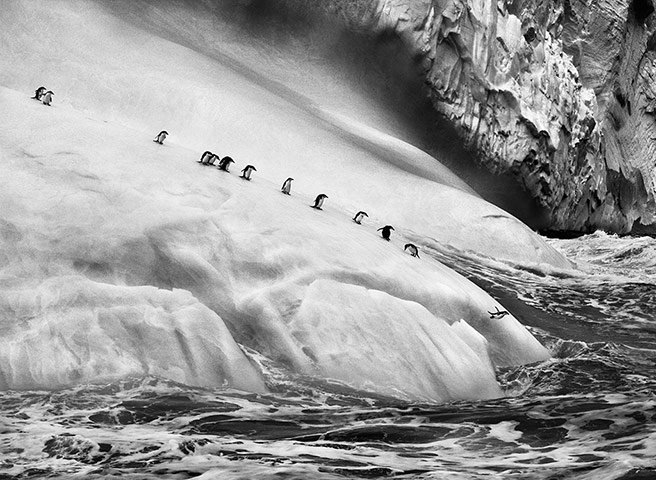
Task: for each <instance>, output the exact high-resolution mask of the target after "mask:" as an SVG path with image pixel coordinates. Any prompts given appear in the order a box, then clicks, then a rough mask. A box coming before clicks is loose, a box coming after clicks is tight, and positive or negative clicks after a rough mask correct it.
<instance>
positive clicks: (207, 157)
mask: <svg viewBox="0 0 656 480" xmlns="http://www.w3.org/2000/svg"><path fill="white" fill-rule="evenodd" d="M213 155H214V154H213V153H212V152H210V151H209V150H206V151H205V152H204V153H203V154H202V155H201V156H200V160H198V163H200V164H203V165H208V164H209V161H210V160H211V159H212V156H213Z"/></svg>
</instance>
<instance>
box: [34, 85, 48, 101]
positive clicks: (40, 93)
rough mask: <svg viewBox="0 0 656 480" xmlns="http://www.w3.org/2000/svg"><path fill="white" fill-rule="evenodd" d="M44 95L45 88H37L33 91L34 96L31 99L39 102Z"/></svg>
mask: <svg viewBox="0 0 656 480" xmlns="http://www.w3.org/2000/svg"><path fill="white" fill-rule="evenodd" d="M45 93H46V87H39V88H37V89H36V90H35V91H34V96H33V97H31V98H32V100H38V101H39V102H40V101H41V98H42V97H43V95H44V94H45Z"/></svg>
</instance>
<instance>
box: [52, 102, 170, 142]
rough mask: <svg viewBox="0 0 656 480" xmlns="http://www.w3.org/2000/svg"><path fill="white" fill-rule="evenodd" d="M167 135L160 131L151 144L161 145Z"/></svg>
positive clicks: (165, 132) (164, 131)
mask: <svg viewBox="0 0 656 480" xmlns="http://www.w3.org/2000/svg"><path fill="white" fill-rule="evenodd" d="M46 95H47V94H46ZM168 134H169V132H167V131H166V130H162V131H161V132H159V133H158V134H157V137H156V138H155V140H153V142H155V143H159V144H160V145H162V144H163V143H164V140H165V139H166V136H167V135H168Z"/></svg>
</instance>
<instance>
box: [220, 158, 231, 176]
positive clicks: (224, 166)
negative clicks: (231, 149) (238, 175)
mask: <svg viewBox="0 0 656 480" xmlns="http://www.w3.org/2000/svg"><path fill="white" fill-rule="evenodd" d="M231 163H235V161H234V160H233V159H232V158H230V157H228V156H226V157H223V158H222V159H221V161H220V162H219V170H223V171H224V172H228V173H230V164H231Z"/></svg>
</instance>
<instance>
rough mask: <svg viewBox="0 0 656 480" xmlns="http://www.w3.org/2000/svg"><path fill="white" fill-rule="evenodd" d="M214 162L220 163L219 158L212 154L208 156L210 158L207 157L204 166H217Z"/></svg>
mask: <svg viewBox="0 0 656 480" xmlns="http://www.w3.org/2000/svg"><path fill="white" fill-rule="evenodd" d="M216 161H218V162H219V163H221V157H219V156H218V155H216V154H214V153H213V154H212V155H210V156H209V157H208V159H207V163H206V164H205V165H212V166H214V165H218V164H219V163H215V162H216Z"/></svg>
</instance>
